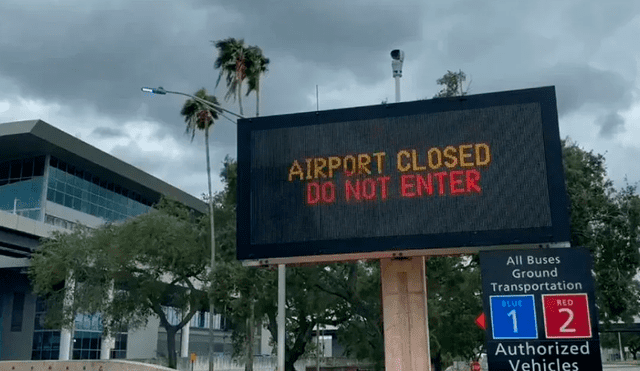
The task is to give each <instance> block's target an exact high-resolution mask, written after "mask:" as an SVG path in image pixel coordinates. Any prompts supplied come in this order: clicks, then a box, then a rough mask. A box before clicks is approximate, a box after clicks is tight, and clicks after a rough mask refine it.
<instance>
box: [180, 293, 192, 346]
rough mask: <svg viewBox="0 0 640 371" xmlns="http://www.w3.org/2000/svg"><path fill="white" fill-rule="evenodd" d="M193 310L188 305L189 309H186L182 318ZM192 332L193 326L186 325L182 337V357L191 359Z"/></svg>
mask: <svg viewBox="0 0 640 371" xmlns="http://www.w3.org/2000/svg"><path fill="white" fill-rule="evenodd" d="M190 310H191V305H189V304H187V307H186V308H185V309H184V311H183V312H182V316H183V318H184V316H185V315H186V314H187V313H189V311H190ZM190 330H191V324H190V323H187V324H186V325H184V326H183V327H182V330H180V331H181V333H182V334H181V335H182V336H181V337H180V357H183V358H184V357H189V332H190Z"/></svg>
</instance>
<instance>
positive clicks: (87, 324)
mask: <svg viewBox="0 0 640 371" xmlns="http://www.w3.org/2000/svg"><path fill="white" fill-rule="evenodd" d="M75 328H76V331H75V333H74V336H73V359H98V358H100V346H101V344H102V316H101V315H100V314H81V313H79V314H77V315H76V321H75Z"/></svg>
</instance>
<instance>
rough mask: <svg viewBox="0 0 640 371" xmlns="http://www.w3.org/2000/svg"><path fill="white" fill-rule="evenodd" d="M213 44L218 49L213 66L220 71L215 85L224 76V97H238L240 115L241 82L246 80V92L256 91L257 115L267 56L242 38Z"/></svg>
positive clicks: (267, 61) (241, 112)
mask: <svg viewBox="0 0 640 371" xmlns="http://www.w3.org/2000/svg"><path fill="white" fill-rule="evenodd" d="M213 45H214V46H215V47H216V49H217V50H218V57H217V58H216V60H215V62H214V64H213V67H214V68H215V69H219V70H220V73H219V75H218V79H217V80H216V87H218V85H219V84H220V80H221V79H222V77H223V76H224V77H225V81H226V85H227V93H226V94H225V97H224V99H225V100H229V98H233V100H234V101H235V99H236V98H237V99H238V105H239V108H240V115H243V114H244V113H243V109H242V83H243V82H244V80H245V79H246V80H247V84H248V87H247V93H246V95H249V94H250V93H251V92H252V91H255V92H256V116H258V115H259V109H260V108H259V107H260V79H261V77H262V75H264V74H265V73H266V72H267V70H268V66H269V58H266V57H265V56H264V55H263V53H262V49H261V48H259V47H257V46H247V45H245V44H244V40H243V39H235V38H233V37H230V38H227V39H224V40H218V41H214V42H213Z"/></svg>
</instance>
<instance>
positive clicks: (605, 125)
mask: <svg viewBox="0 0 640 371" xmlns="http://www.w3.org/2000/svg"><path fill="white" fill-rule="evenodd" d="M596 125H598V126H600V132H599V135H600V136H601V137H603V138H605V139H611V138H612V137H613V135H614V134H617V133H619V132H622V131H624V118H623V117H622V116H620V114H618V113H616V112H611V113H609V114H608V115H605V116H601V117H599V118H598V119H597V120H596Z"/></svg>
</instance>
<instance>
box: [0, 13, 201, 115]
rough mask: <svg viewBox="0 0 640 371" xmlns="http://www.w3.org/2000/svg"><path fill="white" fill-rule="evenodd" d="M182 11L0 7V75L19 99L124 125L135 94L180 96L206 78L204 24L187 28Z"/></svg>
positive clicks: (137, 101)
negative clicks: (87, 110)
mask: <svg viewBox="0 0 640 371" xmlns="http://www.w3.org/2000/svg"><path fill="white" fill-rule="evenodd" d="M32 3H33V2H28V4H32ZM188 11H189V9H188V8H184V9H183V8H181V7H180V6H179V5H178V4H174V3H172V2H122V3H113V2H111V3H108V2H107V3H102V2H97V3H85V2H78V3H76V4H75V5H60V3H58V5H56V4H52V3H49V2H42V3H41V5H40V6H35V5H31V6H29V5H24V4H22V3H14V4H12V3H4V2H3V3H2V5H0V30H1V31H0V55H1V56H2V58H0V75H3V76H5V77H8V78H10V79H11V80H13V81H14V82H15V83H16V84H18V85H19V86H20V90H21V92H20V94H21V95H22V96H25V97H32V98H39V99H45V100H47V101H55V102H59V103H62V104H68V105H71V106H94V107H96V108H97V109H98V111H99V112H101V113H103V114H107V115H113V116H115V117H120V118H123V117H131V116H132V115H134V114H135V113H136V109H137V108H138V107H139V105H140V104H141V102H143V101H144V98H145V97H144V96H143V95H142V93H141V92H140V87H141V86H144V85H147V84H165V86H166V87H167V88H173V87H174V86H175V87H178V88H182V87H184V85H185V83H184V82H185V81H199V80H201V78H202V76H203V72H209V71H212V62H211V59H210V58H211V49H208V48H207V46H206V42H207V36H208V35H204V34H201V33H200V32H201V31H202V28H203V27H204V26H205V25H206V18H205V17H204V16H203V17H201V19H199V18H198V17H196V18H192V19H191V20H190V19H188V16H189V15H190V14H189V12H188ZM194 23H201V25H199V26H198V25H196V27H195V28H194ZM199 46H204V47H199ZM198 76H200V78H198ZM210 76H213V72H211V73H210ZM199 84H200V83H198V85H199ZM165 99H166V98H165ZM174 99H175V98H174ZM165 103H168V102H165ZM165 106H166V104H165ZM172 109H173V110H174V111H175V107H172ZM156 112H158V111H156ZM159 112H161V113H162V114H164V116H165V117H166V115H167V114H168V113H169V109H161V110H159Z"/></svg>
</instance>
